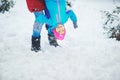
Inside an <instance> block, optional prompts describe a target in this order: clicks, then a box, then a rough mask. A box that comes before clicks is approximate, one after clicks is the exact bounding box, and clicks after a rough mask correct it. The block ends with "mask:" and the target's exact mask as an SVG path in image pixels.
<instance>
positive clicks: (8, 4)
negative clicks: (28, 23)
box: [0, 0, 15, 13]
mask: <svg viewBox="0 0 120 80" xmlns="http://www.w3.org/2000/svg"><path fill="white" fill-rule="evenodd" d="M14 4H15V2H14V1H13V0H0V13H5V12H7V11H9V10H10V8H12V7H13V6H14Z"/></svg>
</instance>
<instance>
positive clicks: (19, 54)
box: [0, 0, 120, 80]
mask: <svg viewBox="0 0 120 80" xmlns="http://www.w3.org/2000/svg"><path fill="white" fill-rule="evenodd" d="M106 1H107V0H106ZM112 8H114V5H113V3H111V2H102V1H101V2H99V1H98V2H94V1H89V2H87V1H86V0H85V1H84V0H83V2H82V0H75V1H74V2H73V10H74V11H75V13H76V15H77V17H78V25H79V28H78V29H74V28H73V26H72V23H71V21H68V22H67V23H66V24H65V26H66V30H67V34H66V37H65V39H64V40H63V41H58V42H59V44H60V45H61V46H62V48H61V47H58V48H54V47H51V46H49V43H48V39H47V31H46V29H45V28H44V27H43V30H42V37H41V38H42V40H41V47H42V49H43V50H42V52H38V53H35V52H31V51H30V47H31V34H32V25H33V22H34V15H33V14H32V13H30V12H29V11H28V10H27V6H26V3H25V0H16V5H15V6H14V8H13V9H11V11H10V12H9V13H6V14H0V80H120V42H119V41H116V40H115V39H108V38H107V37H106V36H105V35H103V29H102V20H101V12H100V11H101V10H110V9H112Z"/></svg>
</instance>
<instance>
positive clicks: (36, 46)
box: [31, 11, 43, 52]
mask: <svg viewBox="0 0 120 80" xmlns="http://www.w3.org/2000/svg"><path fill="white" fill-rule="evenodd" d="M41 14H43V11H40V12H34V15H35V19H36V18H37V17H38V16H39V15H41ZM42 26H43V24H42V23H38V22H36V21H35V22H34V25H33V34H32V39H31V40H32V46H31V50H32V51H35V52H38V51H40V50H41V45H40V42H41V30H42Z"/></svg>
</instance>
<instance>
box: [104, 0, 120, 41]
mask: <svg viewBox="0 0 120 80" xmlns="http://www.w3.org/2000/svg"><path fill="white" fill-rule="evenodd" d="M113 4H114V5H115V8H114V9H113V10H111V11H110V10H108V11H102V13H103V14H104V16H103V20H104V23H103V29H104V30H105V34H107V36H108V37H109V38H115V39H116V40H118V41H120V0H113Z"/></svg>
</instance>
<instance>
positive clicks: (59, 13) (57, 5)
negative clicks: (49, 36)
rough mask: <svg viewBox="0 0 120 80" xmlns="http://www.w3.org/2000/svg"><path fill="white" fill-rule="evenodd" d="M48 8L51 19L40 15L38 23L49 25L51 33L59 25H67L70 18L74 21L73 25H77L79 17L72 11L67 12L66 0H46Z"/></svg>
mask: <svg viewBox="0 0 120 80" xmlns="http://www.w3.org/2000/svg"><path fill="white" fill-rule="evenodd" d="M45 3H46V6H47V8H48V11H49V13H50V18H47V17H45V15H40V16H39V17H38V18H37V19H36V22H41V23H47V24H49V25H50V26H52V27H50V28H49V29H48V32H49V33H51V32H52V30H53V29H54V28H56V27H57V25H58V24H65V23H66V21H67V20H68V18H69V17H70V19H71V20H72V22H73V23H77V17H76V15H75V13H74V12H73V11H72V10H68V11H66V2H65V0H45Z"/></svg>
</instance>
